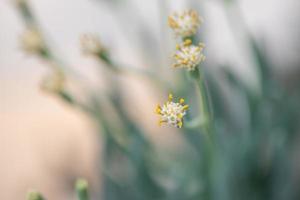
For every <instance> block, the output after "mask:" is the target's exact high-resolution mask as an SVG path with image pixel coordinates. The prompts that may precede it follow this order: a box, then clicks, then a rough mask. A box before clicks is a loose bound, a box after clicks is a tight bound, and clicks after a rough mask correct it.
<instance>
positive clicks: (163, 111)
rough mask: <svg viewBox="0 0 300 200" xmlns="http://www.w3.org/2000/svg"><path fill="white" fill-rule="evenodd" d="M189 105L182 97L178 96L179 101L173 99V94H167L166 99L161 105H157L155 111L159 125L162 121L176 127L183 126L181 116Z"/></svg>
mask: <svg viewBox="0 0 300 200" xmlns="http://www.w3.org/2000/svg"><path fill="white" fill-rule="evenodd" d="M188 108H189V106H188V105H186V104H184V99H183V98H180V100H179V102H174V101H173V95H172V94H169V96H168V101H167V102H165V103H164V104H163V105H162V106H160V105H157V107H156V109H155V112H156V114H158V115H159V117H160V118H159V121H158V123H159V125H162V124H163V123H166V124H170V125H172V126H174V127H176V128H181V127H182V126H183V117H184V116H185V115H186V111H187V110H188Z"/></svg>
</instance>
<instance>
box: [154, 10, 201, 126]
mask: <svg viewBox="0 0 300 200" xmlns="http://www.w3.org/2000/svg"><path fill="white" fill-rule="evenodd" d="M168 22H169V26H170V27H171V28H172V29H173V31H174V32H175V34H176V35H177V36H180V37H181V39H182V40H183V41H182V42H181V43H180V44H177V45H176V52H175V53H174V55H173V58H174V64H173V66H174V67H176V68H185V69H187V70H188V71H194V70H195V69H197V67H198V66H199V64H200V63H201V62H202V61H204V60H205V56H204V55H203V53H202V51H203V48H204V44H203V43H199V44H193V41H192V36H193V35H195V34H196V32H197V29H198V28H199V26H200V25H201V23H202V19H201V17H200V16H199V15H198V13H197V12H196V11H194V10H186V11H183V12H181V13H177V12H175V13H174V14H172V15H170V16H169V18H168ZM188 107H189V106H188V105H185V104H184V99H183V98H181V99H180V100H179V102H173V96H172V95H171V94H170V95H169V100H168V101H167V102H166V103H164V104H163V105H162V106H160V105H158V106H157V107H156V113H157V114H158V115H160V119H159V124H162V123H167V124H170V125H172V126H175V127H177V128H181V127H182V126H183V117H184V116H185V115H186V111H187V110H188Z"/></svg>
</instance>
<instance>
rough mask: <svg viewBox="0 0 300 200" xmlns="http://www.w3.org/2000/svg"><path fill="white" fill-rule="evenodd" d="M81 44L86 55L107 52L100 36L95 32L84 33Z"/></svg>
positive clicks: (97, 54)
mask: <svg viewBox="0 0 300 200" xmlns="http://www.w3.org/2000/svg"><path fill="white" fill-rule="evenodd" d="M80 45H81V50H82V53H84V54H86V55H92V56H99V55H101V54H102V53H103V52H105V49H104V48H103V46H102V44H101V42H100V40H99V38H98V37H97V36H96V35H93V34H85V35H82V36H81V38H80Z"/></svg>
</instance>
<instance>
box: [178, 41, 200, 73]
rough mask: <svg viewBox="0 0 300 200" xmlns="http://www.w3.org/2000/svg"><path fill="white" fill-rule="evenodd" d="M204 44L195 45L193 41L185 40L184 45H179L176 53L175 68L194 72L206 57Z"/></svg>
mask: <svg viewBox="0 0 300 200" xmlns="http://www.w3.org/2000/svg"><path fill="white" fill-rule="evenodd" d="M203 48H204V44H203V43H200V44H199V45H197V46H196V45H193V44H192V41H191V40H189V39H188V40H185V41H184V42H183V43H182V44H180V45H177V47H176V52H175V53H174V55H173V57H174V64H173V66H174V67H181V68H186V69H187V70H189V71H192V70H194V69H195V68H196V67H197V66H198V65H199V64H200V63H201V62H202V61H204V60H205V56H204V55H203V53H202V50H203Z"/></svg>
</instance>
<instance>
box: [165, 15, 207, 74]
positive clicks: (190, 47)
mask: <svg viewBox="0 0 300 200" xmlns="http://www.w3.org/2000/svg"><path fill="white" fill-rule="evenodd" d="M201 23H202V19H201V17H200V16H199V15H198V13H197V12H196V11H194V10H186V11H183V12H181V13H174V14H173V15H171V16H169V25H170V27H171V28H172V29H173V30H174V32H175V34H176V35H179V36H181V37H182V38H183V39H184V41H183V42H182V43H181V44H177V45H176V52H175V53H174V55H173V58H174V64H173V66H174V67H180V68H185V69H187V70H188V71H193V70H195V69H196V68H197V66H198V65H199V64H200V63H201V62H202V61H204V59H205V56H204V55H203V53H202V51H203V48H204V44H203V43H199V44H197V45H195V44H192V40H191V39H188V38H191V37H192V36H193V35H195V34H196V32H197V29H198V28H199V26H200V25H201Z"/></svg>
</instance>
